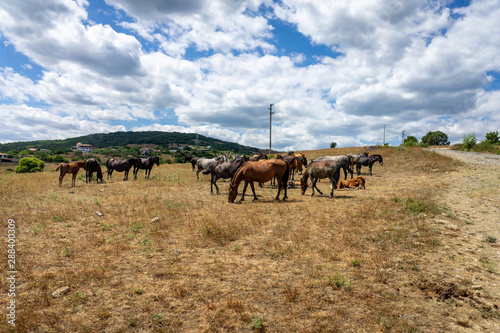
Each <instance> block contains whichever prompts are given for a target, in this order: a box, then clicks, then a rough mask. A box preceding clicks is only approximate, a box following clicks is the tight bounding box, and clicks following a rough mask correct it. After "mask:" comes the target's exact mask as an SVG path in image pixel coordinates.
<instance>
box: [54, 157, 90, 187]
mask: <svg viewBox="0 0 500 333" xmlns="http://www.w3.org/2000/svg"><path fill="white" fill-rule="evenodd" d="M86 167H87V165H86V163H85V161H76V162H73V163H61V164H59V165H58V166H57V168H56V170H55V171H57V170H60V172H59V186H61V184H62V180H63V178H64V176H65V175H66V174H67V173H71V174H72V175H73V177H72V178H71V187H73V186H75V182H76V175H77V173H78V171H80V168H83V169H84V170H85V169H86Z"/></svg>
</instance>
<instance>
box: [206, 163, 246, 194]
mask: <svg viewBox="0 0 500 333" xmlns="http://www.w3.org/2000/svg"><path fill="white" fill-rule="evenodd" d="M246 162H248V157H246V156H239V157H236V158H235V159H234V160H232V161H231V162H221V161H219V162H213V163H212V164H211V165H210V167H209V171H202V173H203V174H208V172H210V175H211V177H210V194H214V191H213V186H215V189H216V190H217V194H219V187H218V186H217V181H218V180H219V179H220V178H222V179H232V178H233V177H234V175H235V174H236V172H237V171H238V169H239V168H241V167H242V166H243V165H244V164H245V163H246Z"/></svg>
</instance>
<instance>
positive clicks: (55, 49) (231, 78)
mask: <svg viewBox="0 0 500 333" xmlns="http://www.w3.org/2000/svg"><path fill="white" fill-rule="evenodd" d="M447 3H448V2H443V1H426V0H409V1H396V0H394V1H382V0H367V1H363V2H359V1H358V2H356V1H354V2H353V1H348V0H342V1H333V0H332V1H319V2H318V1H314V2H313V1H303V0H300V1H299V0H287V1H279V2H274V1H270V0H248V1H222V0H215V1H198V0H187V1H160V0H148V1H142V2H137V1H131V0H106V4H107V6H108V7H106V8H105V10H106V13H107V14H108V15H110V14H112V15H113V16H112V19H111V20H107V21H106V20H102V21H100V20H99V19H100V18H99V17H96V16H93V15H92V11H91V6H93V3H89V2H88V1H85V0H79V1H70V0H51V1H46V2H44V3H43V4H42V3H41V2H39V1H33V0H28V1H21V2H9V3H5V4H3V5H2V7H1V8H0V33H1V36H0V38H1V40H2V41H3V42H4V45H7V46H9V47H10V48H12V49H14V50H15V52H17V54H19V55H22V56H23V57H25V59H28V60H24V61H22V63H20V64H19V65H18V67H17V68H16V65H15V61H13V62H12V64H11V63H9V65H7V64H3V63H2V62H1V61H0V98H1V100H0V112H2V114H3V113H6V114H7V113H9V117H10V118H8V121H9V125H10V126H13V128H16V126H17V129H16V131H17V132H16V131H14V130H8V131H6V132H4V133H3V134H2V135H1V136H0V141H3V142H5V141H12V140H29V139H30V138H31V139H35V138H40V139H53V138H61V137H70V136H72V135H74V136H76V135H82V134H87V133H91V132H99V133H102V132H108V131H113V130H148V129H151V130H165V131H171V130H175V131H180V132H195V131H197V132H198V133H200V134H203V135H208V136H214V137H217V138H220V139H223V140H229V141H236V142H239V143H241V144H244V145H249V146H257V147H262V148H264V147H267V146H268V134H269V133H268V128H269V110H268V107H269V104H271V103H274V109H273V110H274V111H275V112H276V113H275V114H274V115H273V147H274V148H277V149H283V150H300V149H315V148H324V147H328V146H329V144H330V143H331V142H332V141H335V142H337V143H338V144H339V146H353V145H356V146H359V145H364V144H374V143H381V142H382V140H383V128H384V125H386V140H387V141H389V142H391V143H394V144H396V143H398V142H399V140H400V137H401V131H402V130H405V131H406V133H407V134H408V135H413V136H416V137H417V138H420V137H422V136H423V135H425V134H426V133H427V132H428V131H434V130H442V131H444V132H445V133H448V135H449V136H450V141H452V142H458V141H460V140H461V139H462V136H463V134H464V133H468V132H471V131H475V132H477V133H476V135H478V136H482V135H484V133H486V132H489V131H492V130H498V125H499V124H500V119H499V116H498V114H499V113H498V107H497V106H498V102H499V95H498V91H497V90H493V91H490V90H489V89H487V88H488V87H490V86H491V82H492V80H494V79H495V76H496V77H498V75H497V74H495V75H492V74H491V73H500V58H499V57H498V54H499V53H500V52H499V51H500V26H499V25H498V23H497V17H499V16H500V6H498V2H497V1H494V0H481V1H473V2H471V3H470V5H468V6H465V7H462V8H452V7H450V6H449V5H447ZM103 10H104V9H103ZM277 21H279V22H281V23H282V24H281V26H286V27H287V29H290V32H291V33H294V34H297V35H300V34H301V35H302V36H304V37H306V39H307V40H309V41H310V43H311V50H312V51H309V53H306V52H304V53H297V52H296V49H294V48H290V49H293V51H290V52H288V50H287V45H281V44H280V41H279V40H277V39H276V36H275V34H274V32H275V30H276V29H278V27H277V26H273V22H277ZM317 46H324V47H326V48H328V49H330V50H331V52H330V53H328V52H318V53H317V54H314V55H313V56H312V57H311V56H310V55H308V56H306V54H311V52H312V53H314V52H316V51H317V50H318V49H314V47H317ZM278 49H279V50H280V51H279V52H278V51H277V50H278ZM14 56H15V55H14ZM38 68H40V70H39V71H38V73H37V75H29V74H26V73H30V72H35V71H36V70H35V69H38ZM21 69H22V70H21ZM488 73H490V74H488ZM165 110H168V112H167V111H165ZM27 115H30V116H32V117H35V119H37V122H36V123H33V122H30V121H29V119H28V117H27ZM166 115H168V116H166ZM120 123H121V124H123V125H116V124H120ZM495 127H496V128H495ZM64 128H66V129H67V130H66V131H64ZM19 133H21V134H19Z"/></svg>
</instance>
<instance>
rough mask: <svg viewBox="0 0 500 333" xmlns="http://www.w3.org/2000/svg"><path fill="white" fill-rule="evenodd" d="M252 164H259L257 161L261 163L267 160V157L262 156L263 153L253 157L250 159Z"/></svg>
mask: <svg viewBox="0 0 500 333" xmlns="http://www.w3.org/2000/svg"><path fill="white" fill-rule="evenodd" d="M248 160H249V161H250V162H257V161H260V160H267V156H266V155H264V154H262V152H260V153H259V154H255V155H253V156H252V157H250V158H249V159H248Z"/></svg>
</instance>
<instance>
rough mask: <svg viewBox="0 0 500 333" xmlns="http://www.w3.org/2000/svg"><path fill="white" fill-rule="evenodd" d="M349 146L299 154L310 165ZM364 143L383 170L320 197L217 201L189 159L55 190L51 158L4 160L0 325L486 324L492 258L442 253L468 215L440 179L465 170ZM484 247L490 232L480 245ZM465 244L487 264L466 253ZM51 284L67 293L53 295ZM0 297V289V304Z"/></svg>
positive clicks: (410, 151) (304, 328)
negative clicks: (11, 240)
mask: <svg viewBox="0 0 500 333" xmlns="http://www.w3.org/2000/svg"><path fill="white" fill-rule="evenodd" d="M360 151H361V149H358V148H352V149H327V150H321V151H319V150H318V151H307V152H305V153H306V155H307V157H308V159H309V160H310V159H311V158H315V157H318V156H322V155H341V154H345V153H348V152H352V153H356V152H360ZM371 153H372V154H381V155H382V156H383V157H384V166H381V165H380V164H378V163H377V164H375V165H374V167H373V176H369V175H367V171H368V168H367V167H363V169H362V174H363V175H364V176H366V177H367V182H366V189H365V190H351V191H348V190H342V191H335V193H334V198H328V193H329V184H328V183H327V182H326V181H322V182H320V184H319V187H320V189H322V191H323V193H324V195H323V196H320V195H317V196H315V197H311V196H310V194H311V190H310V189H308V191H307V193H306V195H304V196H302V195H301V194H300V189H298V188H295V189H289V191H288V197H289V200H288V201H287V202H275V201H273V199H274V196H275V195H276V190H275V189H271V188H269V185H268V184H266V186H265V188H264V189H260V188H258V187H256V191H257V195H258V196H259V200H258V201H256V202H252V201H251V196H250V197H248V198H247V200H246V201H244V202H243V203H242V204H229V203H228V202H227V194H226V193H227V188H228V184H229V183H228V182H224V181H222V180H220V181H219V182H218V184H219V186H220V188H221V193H222V194H220V195H210V183H209V176H201V175H200V180H199V181H197V180H196V175H195V174H194V173H193V172H192V171H191V165H190V164H189V163H188V164H180V165H179V164H177V165H166V164H164V165H160V167H157V166H155V167H154V168H153V170H152V172H151V179H150V180H144V179H142V177H141V175H142V174H143V172H144V171H142V172H141V173H140V174H139V179H137V180H133V179H132V178H133V177H132V175H131V176H130V177H129V179H130V180H129V181H122V177H123V173H117V172H115V173H114V174H113V179H112V180H110V181H105V183H104V184H96V183H95V182H94V183H92V184H85V177H84V173H83V172H81V173H80V174H79V176H78V179H77V183H76V184H77V186H76V187H74V188H71V187H70V178H71V177H70V176H68V175H67V176H66V177H65V179H64V181H63V186H62V187H59V186H58V173H56V172H54V169H55V165H50V164H49V165H47V166H46V168H45V171H44V172H41V173H34V174H15V173H14V172H12V171H9V170H7V168H8V167H10V168H13V167H12V166H4V165H3V166H1V168H0V184H1V188H0V198H1V214H0V215H1V219H2V223H3V224H2V225H3V226H4V227H3V228H2V230H3V231H2V232H3V235H5V236H2V237H3V238H2V239H7V221H8V219H14V220H15V221H16V232H17V234H16V237H17V238H16V242H17V243H16V270H17V272H18V273H17V280H16V297H15V300H16V304H17V307H16V327H15V328H12V326H11V325H9V324H8V323H7V319H5V318H6V316H5V315H3V316H2V318H4V319H3V321H2V323H1V326H0V327H2V330H3V331H19V332H252V331H257V332H450V331H455V332H472V331H482V330H484V331H488V328H490V329H491V328H492V327H497V328H498V327H499V326H498V324H499V323H500V311H499V309H498V306H497V304H500V303H499V298H498V295H495V294H494V293H493V292H492V290H490V289H488V288H489V287H488V286H489V285H490V284H493V283H494V281H498V266H497V264H496V261H495V260H494V259H493V258H492V257H484V256H483V257H481V256H480V254H479V253H478V251H480V250H479V249H472V250H471V251H472V252H470V253H469V252H467V253H465V254H464V255H463V256H460V255H455V254H452V253H451V252H452V250H453V245H452V244H453V243H456V242H460V241H461V240H460V237H458V236H457V235H460V229H461V228H462V227H466V226H467V222H468V221H467V220H465V219H462V218H460V217H457V215H456V214H455V213H454V212H453V210H451V209H450V207H448V206H447V205H446V203H444V202H443V201H442V200H441V199H442V197H443V193H445V192H446V191H447V190H448V189H450V185H449V184H448V182H449V179H450V178H449V177H450V175H453V174H457V173H459V172H462V170H464V169H466V167H465V166H463V165H461V164H459V163H456V162H454V161H453V160H451V159H450V158H448V157H442V156H440V155H438V154H436V153H434V152H430V151H426V150H423V149H420V148H405V149H395V148H385V149H380V150H377V151H373V152H371ZM299 178H300V176H299ZM493 179H494V181H496V184H493V185H492V184H490V186H496V188H498V181H499V179H498V177H493ZM296 180H298V179H297V177H296ZM241 189H242V185H240V192H241ZM249 190H250V189H249ZM247 193H251V192H247ZM485 193H486V194H484V195H488V194H487V193H488V192H485ZM238 199H239V198H238ZM96 212H99V213H96ZM450 225H454V226H456V228H458V229H456V230H455V229H453V228H450ZM462 242H464V241H462ZM3 244H4V245H2V247H3V248H4V250H2V271H3V272H5V273H4V274H3V275H4V276H3V277H2V279H1V281H2V282H1V287H2V290H3V291H6V290H8V282H7V280H6V278H5V277H6V276H7V273H6V272H7V271H8V268H7V248H6V244H7V243H6V242H5V241H4V242H3ZM450 244H451V245H450ZM495 245H496V243H495V242H494V241H492V240H491V239H490V241H489V242H488V241H483V242H482V243H481V244H480V245H479V246H483V247H491V246H495ZM495 250H496V251H497V252H498V248H496V249H495ZM474 251H475V252H474ZM476 255H477V258H483V259H484V260H479V261H477V262H476V261H474V260H473V258H476ZM469 259H470V260H469ZM488 260H489V261H488ZM485 262H486V263H485ZM478 281H480V282H478ZM478 284H480V285H479V286H478ZM61 287H69V289H68V291H67V292H66V293H63V294H62V295H55V296H53V295H52V294H53V292H54V291H56V290H57V289H59V288H61ZM8 302H9V298H7V295H6V293H5V292H2V299H1V304H0V306H1V307H2V309H3V310H2V314H5V311H6V306H7V305H8ZM495 325H497V326H495ZM491 331H494V330H491Z"/></svg>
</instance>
